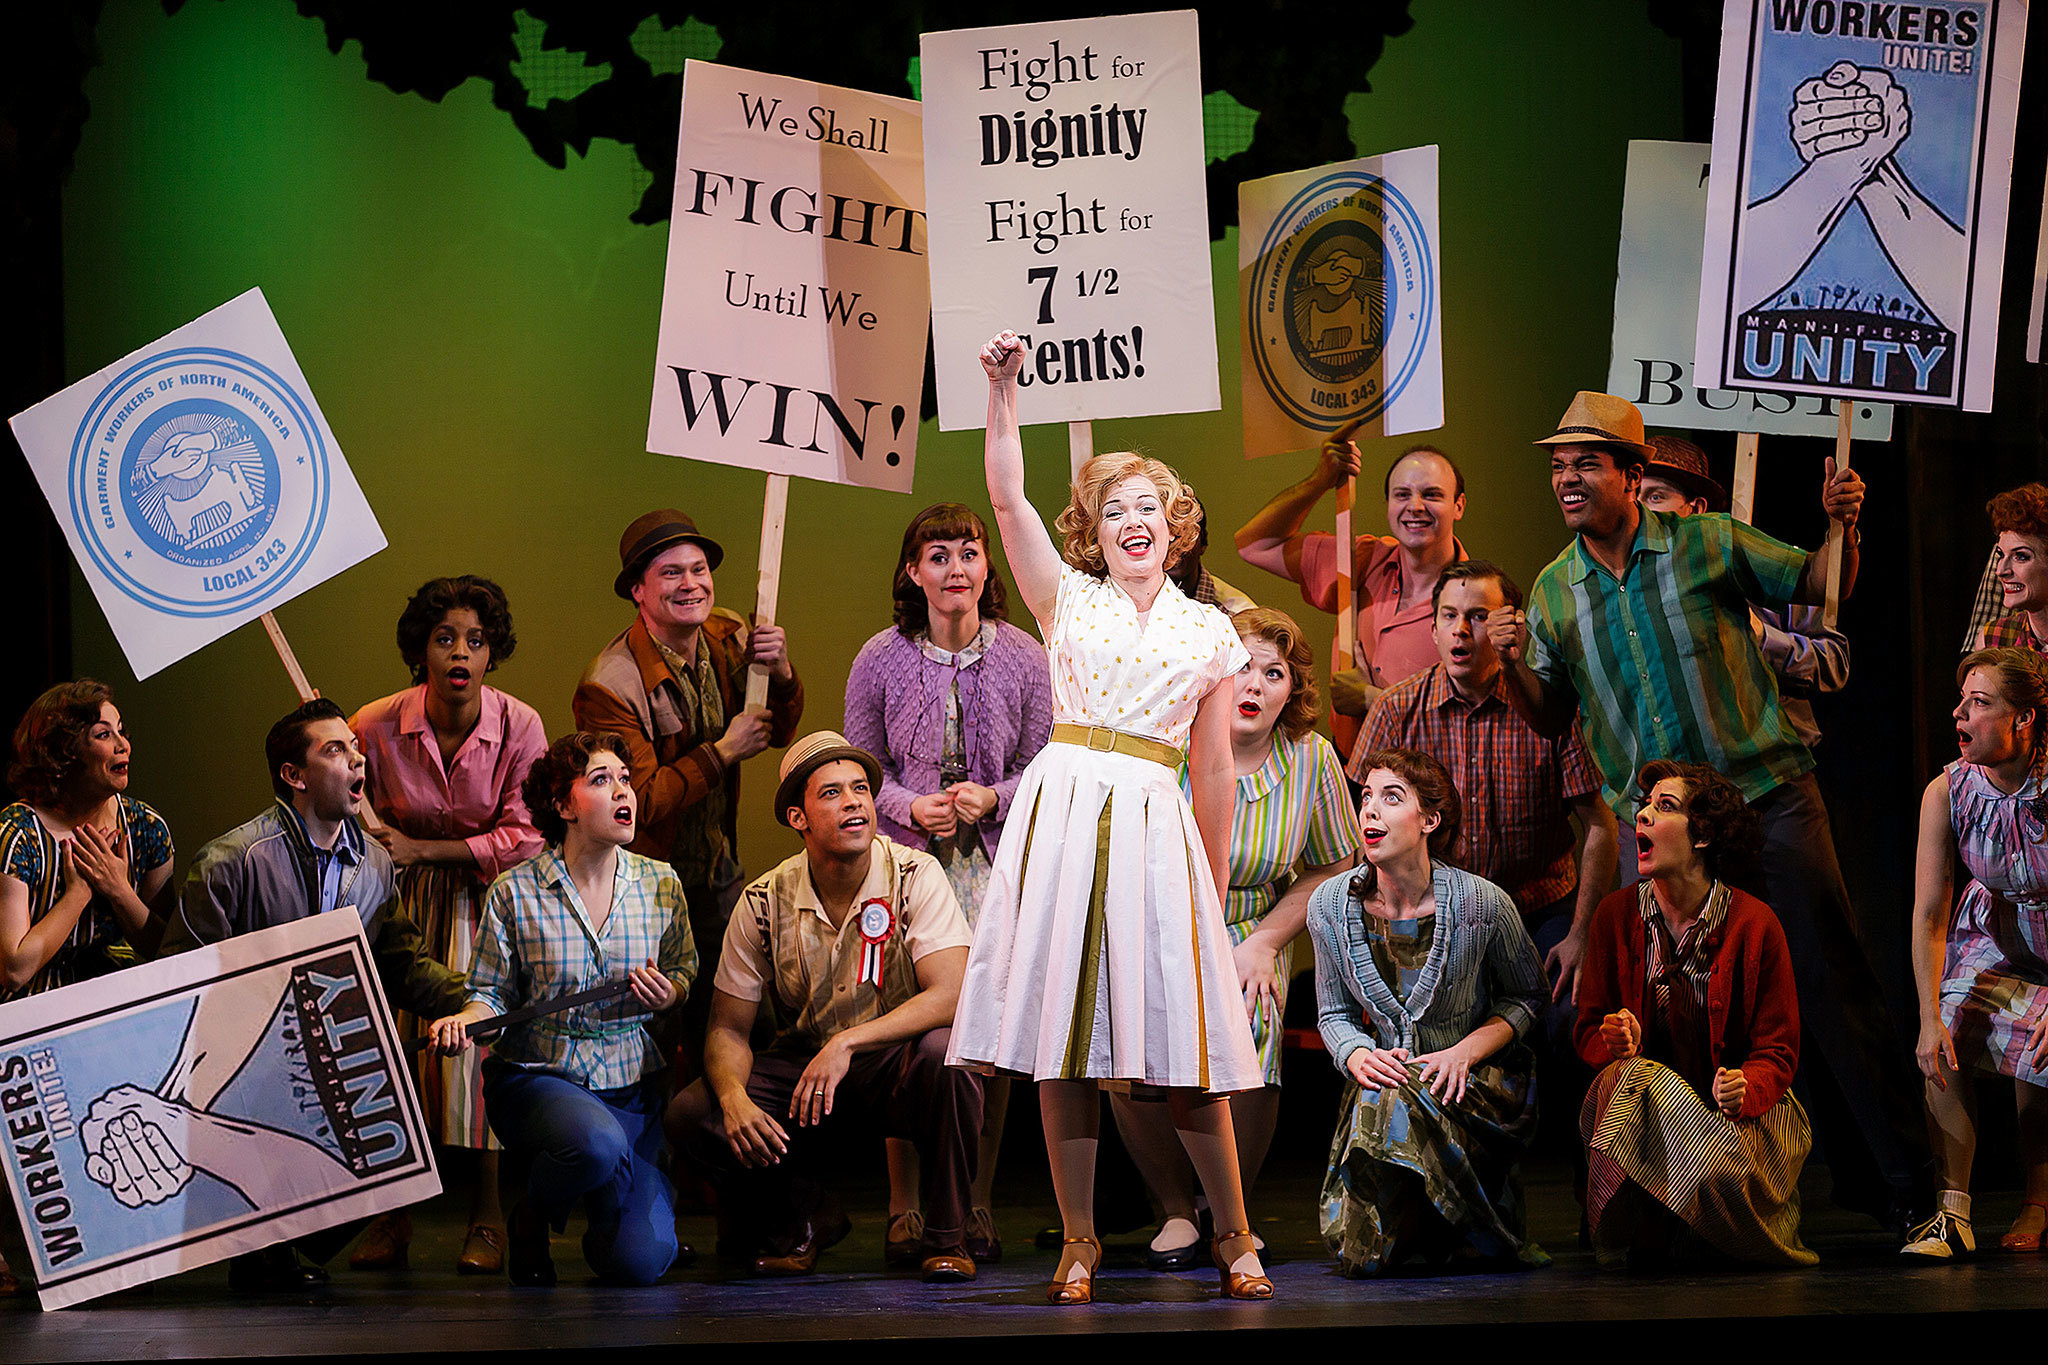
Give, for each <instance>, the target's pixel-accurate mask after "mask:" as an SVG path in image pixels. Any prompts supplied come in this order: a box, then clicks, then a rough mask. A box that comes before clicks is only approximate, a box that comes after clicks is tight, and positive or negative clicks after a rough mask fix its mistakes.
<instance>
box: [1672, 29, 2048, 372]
mask: <svg viewBox="0 0 2048 1365" xmlns="http://www.w3.org/2000/svg"><path fill="white" fill-rule="evenodd" d="M2026 20H2027V8H2026V5H2025V3H2024V2H2023V0H1952V2H1951V3H1947V4H1940V5H1881V4H1860V3H1849V0H1726V6H1725V9H1724V10H1723V13H1722V28H1721V74H1720V84H1719V88H1718V91H1717V93H1716V100H1715V106H1714V150H1713V163H1714V171H1715V173H1714V176H1713V179H1712V182H1711V184H1710V186H1709V189H1708V198H1707V229H1706V251H1705V259H1704V261H1703V263H1702V270H1701V276H1700V303H1699V333H1698V336H1697V338H1696V339H1695V347H1694V354H1695V358H1696V363H1697V365H1698V367H1699V374H1700V376H1701V377H1702V378H1707V377H1711V378H1712V379H1713V380H1714V382H1715V383H1716V384H1717V385H1718V386H1719V387H1722V388H1730V389H1772V390H1776V391H1779V392H1784V393H1812V394H1834V395H1839V396H1843V397H1855V398H1868V399H1877V400H1888V401H1891V402H1898V403H1928V404H1936V405H1940V406H1945V407H1958V406H1959V407H1963V408H1967V409H1968V410H1970V411H1972V412H1988V411H1990V409H1991V386H1992V377H1993V372H1994V370H1995V368H1996V352H1997V341H1998V302H1999V299H1998V289H1999V280H2000V277H2001V275H2002V273H2003V269H2004V256H2005V225H2006V211H2007V207H2008V201H2009V198H2010V195H2011V190H2012V145H2013V123H2014V120H2015V117H2016V115H2017V111H2018V106H2019V79H2020V63H2021V57H2022V54H2023V48H2024V47H2025V41H2026Z"/></svg>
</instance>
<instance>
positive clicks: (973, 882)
mask: <svg viewBox="0 0 2048 1365" xmlns="http://www.w3.org/2000/svg"><path fill="white" fill-rule="evenodd" d="M988 547H989V535H988V527H987V526H986V525H984V524H983V523H982V520H981V518H980V517H978V516H976V515H975V514H974V512H973V510H972V509H970V508H967V507H965V506H962V505H961V504H960V503H957V502H941V503H934V504H933V505H932V506H930V507H927V508H925V509H924V510H923V511H922V512H919V513H918V514H917V515H916V516H914V517H912V518H911V519H910V525H909V526H908V527H906V528H905V529H904V532H903V550H902V553H901V554H900V555H898V556H897V559H896V577H895V580H894V582H893V583H892V584H891V586H890V592H891V595H892V596H893V597H894V599H895V612H896V624H895V625H894V626H891V627H890V628H889V629H887V630H883V631H879V632H877V633H876V634H875V635H874V636H873V637H872V638H870V639H869V640H868V642H867V643H866V644H865V645H863V646H861V651H860V654H859V655H858V656H857V657H856V658H855V659H854V661H853V668H852V671H850V672H849V673H848V674H847V677H846V730H845V733H846V738H847V740H848V741H849V742H851V743H852V744H854V745H855V746H856V747H858V748H861V749H865V750H866V751H867V752H869V753H871V754H873V755H874V756H875V757H876V758H877V759H878V760H880V762H881V765H882V786H881V790H879V791H877V792H876V793H875V814H876V817H877V818H878V819H879V820H880V822H881V826H882V833H883V834H886V835H887V836H889V838H891V839H893V840H895V841H896V842H897V843H899V844H902V845H903V846H904V847H905V848H922V849H926V850H928V851H929V852H930V853H931V855H932V856H933V857H935V858H937V859H938V860H939V866H941V867H942V868H944V869H945V871H946V880H947V881H948V883H950V884H951V886H952V888H953V898H954V899H955V900H957V901H958V902H959V903H960V909H961V912H962V913H963V914H965V915H966V917H967V923H968V926H969V927H970V928H971V927H972V926H973V924H974V920H975V917H976V915H977V914H978V913H979V912H980V910H981V898H982V896H983V894H985V893H986V891H987V889H988V877H989V869H990V867H991V865H992V862H993V860H994V857H995V852H996V849H997V847H998V846H999V845H1000V844H1001V841H1002V837H1003V823H1004V821H1006V820H1007V819H1008V818H1009V816H1010V810H1011V804H1012V802H1013V801H1014V800H1015V798H1016V795H1017V784H1018V783H1019V782H1021V781H1022V780H1023V778H1024V768H1025V766H1026V765H1027V764H1029V763H1030V762H1031V760H1032V759H1033V758H1035V757H1037V756H1038V751H1039V750H1040V749H1043V748H1044V747H1045V743H1046V739H1047V738H1048V737H1049V736H1050V735H1051V733H1052V682H1051V679H1050V678H1049V676H1048V675H1047V672H1046V666H1045V649H1044V647H1043V646H1041V645H1040V644H1039V643H1038V641H1036V640H1034V639H1032V638H1031V637H1030V636H1029V635H1027V634H1025V633H1024V632H1023V631H1021V630H1019V629H1018V628H1017V627H1015V626H1013V625H1011V624H1010V623H1009V621H1008V620H1007V619H1006V618H1007V617H1008V614H1009V604H1008V600H1007V599H1008V594H1007V593H1006V592H1005V591H1004V588H1003V577H1002V575H1001V574H999V573H997V572H996V568H995V565H994V564H992V563H991V562H990V561H989V553H988ZM1009 1094H1010V1087H1009V1082H1008V1081H1007V1080H1004V1079H1002V1078H992V1079H991V1080H990V1082H989V1084H988V1086H987V1087H986V1090H985V1093H984V1104H983V1109H982V1133H981V1156H980V1159H979V1162H978V1163H977V1165H976V1167H975V1176H974V1189H973V1192H972V1207H971V1208H970V1209H969V1211H968V1215H967V1250H968V1253H969V1254H970V1255H972V1256H973V1257H974V1259H975V1260H976V1261H996V1260H999V1259H1001V1257H1002V1242H1001V1241H1000V1239H998V1237H997V1236H996V1228H995V1216H994V1214H993V1213H992V1212H991V1211H990V1208H989V1190H990V1188H991V1187H992V1186H993V1184H994V1182H995V1168H996V1152H997V1149H998V1148H999V1147H1000V1146H1001V1145H1002V1138H1003V1119H1004V1116H1005V1114H1006V1113H1007V1112H1008V1109H1009ZM917 1189H918V1177H917V1149H916V1148H915V1147H914V1146H913V1145H912V1144H910V1143H909V1142H907V1141H904V1140H902V1139H900V1138H891V1139H889V1228H888V1231H887V1233H886V1235H885V1239H884V1246H885V1252H884V1254H885V1257H886V1259H887V1260H888V1262H889V1264H891V1265H892V1266H895V1267H897V1268H899V1269H900V1268H903V1267H905V1266H908V1267H912V1268H915V1267H916V1266H917V1265H918V1264H919V1262H920V1261H922V1259H923V1257H924V1253H923V1251H922V1250H921V1247H922V1236H923V1233H922V1218H921V1216H920V1212H919V1210H918V1207H917Z"/></svg>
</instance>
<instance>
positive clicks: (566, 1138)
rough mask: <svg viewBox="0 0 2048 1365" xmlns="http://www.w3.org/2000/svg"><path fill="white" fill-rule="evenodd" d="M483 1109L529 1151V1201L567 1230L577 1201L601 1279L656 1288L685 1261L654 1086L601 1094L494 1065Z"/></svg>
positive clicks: (518, 1148)
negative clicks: (679, 1258)
mask: <svg viewBox="0 0 2048 1365" xmlns="http://www.w3.org/2000/svg"><path fill="white" fill-rule="evenodd" d="M484 1112H485V1114H486V1115H487V1116H488V1117H489V1119H490V1121H491V1131H493V1132H495V1133H496V1134H497V1135H498V1140H499V1141H500V1142H502V1143H504V1144H505V1147H506V1149H507V1150H509V1151H512V1152H517V1153H521V1154H523V1155H527V1156H530V1157H531V1158H532V1162H533V1168H532V1171H531V1172H530V1173H529V1175H528V1176H527V1181H526V1198H527V1200H528V1202H530V1203H531V1204H532V1205H533V1207H534V1209H535V1210H536V1211H538V1212H539V1213H540V1215H541V1216H542V1217H543V1218H545V1219H546V1220H547V1223H548V1226H549V1227H552V1228H555V1229H557V1230H559V1229H560V1228H561V1227H562V1225H563V1224H564V1223H565V1222H566V1221H567V1219H568V1217H569V1212H570V1210H571V1209H573V1208H575V1207H576V1204H577V1203H578V1201H581V1202H582V1204H583V1206H584V1211H585V1213H586V1215H587V1216H588V1218H589V1220H590V1229H589V1231H587V1232H586V1233H584V1234H583V1259H584V1260H585V1261H586V1262H588V1263H589V1265H590V1268H591V1270H592V1271H594V1272H595V1273H596V1274H597V1277H598V1278H599V1279H601V1280H610V1281H613V1282H615V1283H619V1284H631V1285H644V1284H653V1283H654V1282H655V1281H656V1280H658V1279H660V1278H661V1277H662V1276H663V1275H664V1274H666V1273H667V1272H668V1268H669V1266H670V1265H671V1264H673V1263H674V1261H675V1259H676V1220H675V1202H674V1197H673V1196H672V1195H671V1193H670V1191H669V1185H668V1177H667V1176H665V1175H663V1174H662V1173H661V1170H660V1168H659V1167H658V1166H657V1165H656V1164H655V1162H656V1159H657V1158H658V1157H659V1156H660V1154H661V1106H660V1104H659V1103H658V1102H657V1101H656V1099H655V1096H654V1094H653V1091H652V1089H651V1087H649V1086H647V1085H637V1086H628V1087H627V1088H626V1089H623V1090H606V1091H602V1092H592V1091H589V1090H586V1089H584V1088H583V1087H582V1086H580V1085H578V1084H576V1082H574V1081H571V1080H566V1079H564V1078H563V1077H561V1076H555V1075H550V1074H549V1073H547V1072H544V1071H527V1070H524V1069H522V1068H519V1067H514V1066H504V1065H487V1066H486V1067H485V1068H484Z"/></svg>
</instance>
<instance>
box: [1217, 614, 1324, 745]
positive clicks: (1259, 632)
mask: <svg viewBox="0 0 2048 1365" xmlns="http://www.w3.org/2000/svg"><path fill="white" fill-rule="evenodd" d="M1230 624H1231V625H1233V626H1236V627H1237V636H1238V638H1239V639H1240V640H1264V641H1265V642H1266V643H1267V644H1269V645H1271V646H1273V652H1274V653H1276V654H1278V655H1279V656H1280V658H1281V660H1282V661H1283V662H1284V663H1285V664H1286V665H1287V680H1288V684H1289V686H1288V692H1287V704H1286V705H1285V706H1282V707H1281V708H1280V715H1279V718H1278V719H1277V720H1276V721H1275V722H1274V723H1275V724H1277V725H1278V726H1279V727H1280V729H1281V731H1282V732H1283V733H1284V734H1285V735H1286V736H1287V737H1288V738H1289V739H1291V740H1297V741H1298V740H1300V739H1301V737H1302V736H1303V735H1306V734H1307V733H1308V732H1309V731H1311V730H1313V729H1315V728H1316V721H1317V720H1319V719H1321V717H1322V714H1323V696H1322V689H1321V688H1319V687H1317V686H1316V652H1315V650H1314V649H1313V648H1312V647H1311V646H1310V645H1309V642H1308V638H1307V637H1306V636H1305V635H1303V634H1302V631H1301V627H1300V626H1299V625H1298V624H1296V622H1295V620H1294V618H1293V617H1292V616H1289V615H1288V614H1287V613H1286V612H1284V611H1282V610H1280V609H1279V608H1278V607H1247V608H1245V609H1244V610H1243V611H1241V612H1239V613H1238V614H1237V615H1235V616H1233V617H1231V618H1230Z"/></svg>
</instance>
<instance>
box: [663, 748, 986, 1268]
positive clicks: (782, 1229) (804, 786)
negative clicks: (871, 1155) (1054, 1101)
mask: <svg viewBox="0 0 2048 1365" xmlns="http://www.w3.org/2000/svg"><path fill="white" fill-rule="evenodd" d="M881 784H882V769H881V764H879V763H878V762H876V760H875V758H874V756H873V755H871V754H869V753H867V752H866V751H865V750H862V749H858V748H855V747H854V746H853V745H851V744H849V743H847V742H846V740H845V739H844V738H843V737H841V736H840V735H837V734H834V733H832V732H830V731H821V732H819V733H816V734H812V735H808V736H806V737H805V738H803V739H801V740H799V741H798V742H797V743H796V744H794V745H792V746H791V747H790V750H789V752H788V754H787V755H786V756H785V757H784V758H783V761H782V780H781V784H780V785H779V786H778V787H777V788H776V792H775V816H776V819H778V820H780V821H781V822H782V823H783V824H785V825H788V826H789V827H790V828H792V829H794V830H796V831H797V832H798V833H799V834H801V835H802V836H803V840H804V851H803V852H802V853H799V854H797V855H796V856H795V857H793V858H790V859H789V860H787V861H786V862H784V863H782V864H781V865H780V866H779V867H777V868H775V869H774V870H773V871H771V872H769V873H768V874H767V875H766V876H764V877H761V878H760V879H759V880H757V881H755V882H754V883H753V884H752V885H750V886H748V887H747V889H746V892H745V894H744V895H743V896H742V897H741V899H740V903H739V904H738V905H737V906H735V907H734V909H733V913H732V920H731V922H730V923H729V924H728V925H727V927H726V935H725V946H724V952H723V954H722V955H721V957H720V959H719V963H718V972H717V975H716V976H715V977H714V978H713V980H712V986H713V989H714V992H715V994H714V998H713V1000H712V1004H711V1021H710V1027H709V1031H708V1033H707V1036H706V1038H705V1044H704V1077H703V1079H701V1080H699V1081H697V1082H696V1083H695V1084H693V1085H691V1086H690V1087H689V1088H688V1089H686V1090H684V1091H683V1092H682V1093H681V1094H679V1095H677V1096H676V1098H675V1100H674V1101H673V1102H672V1103H671V1104H670V1106H669V1112H668V1126H669V1134H670V1137H671V1139H672V1140H673V1141H675V1142H676V1143H677V1144H678V1145H679V1146H682V1147H684V1148H686V1149H687V1150H688V1151H689V1152H690V1153H691V1155H692V1157H693V1158H694V1159H695V1160H697V1161H698V1162H699V1163H700V1164H701V1165H702V1166H703V1167H704V1169H706V1170H707V1171H708V1172H710V1173H711V1174H712V1176H713V1178H714V1179H715V1180H716V1181H717V1183H718V1185H719V1189H720V1197H721V1201H722V1203H723V1206H724V1208H725V1210H726V1212H727V1214H728V1215H729V1216H730V1217H731V1219H732V1220H733V1225H732V1227H731V1229H730V1230H731V1231H732V1232H733V1233H735V1234H737V1235H738V1236H739V1237H741V1238H743V1239H745V1240H744V1243H743V1245H745V1246H746V1248H747V1250H748V1251H749V1252H750V1253H752V1254H753V1257H754V1259H753V1268H754V1271H755V1273H757V1274H762V1275H802V1274H808V1273H809V1272H810V1271H811V1269H812V1268H813V1267H814V1266H815V1265H816V1264H817V1259H818V1252H819V1251H820V1250H821V1249H822V1248H823V1247H824V1246H827V1245H830V1244H831V1243H832V1242H835V1241H837V1240H838V1239H839V1238H840V1237H843V1236H844V1235H845V1233H846V1226H845V1220H844V1218H843V1217H841V1218H838V1219H836V1220H833V1221H832V1223H831V1224H829V1225H828V1224H827V1223H826V1222H825V1220H823V1219H821V1217H820V1206H821V1204H822V1203H823V1199H824V1191H823V1189H822V1188H821V1186H820V1185H819V1182H818V1179H817V1176H816V1165H817V1158H818V1157H820V1156H821V1155H822V1154H823V1153H824V1152H825V1151H826V1150H827V1149H828V1148H831V1147H837V1148H844V1147H845V1145H846V1143H847V1141H848V1140H849V1137H850V1134H849V1132H848V1130H849V1129H855V1128H858V1129H860V1130H864V1131H875V1132H879V1133H881V1134H882V1135H884V1136H887V1137H896V1138H905V1139H908V1140H909V1141H911V1142H912V1143H914V1144H915V1145H916V1147H917V1153H918V1157H919V1161H920V1166H921V1170H922V1173H923V1174H922V1180H923V1189H922V1195H923V1203H924V1209H925V1233H924V1262H923V1271H924V1278H925V1279H926V1280H927V1281H948V1280H971V1279H973V1278H974V1261H973V1259H972V1258H971V1257H970V1256H969V1255H968V1254H967V1249H966V1246H965V1245H964V1242H963V1240H962V1229H963V1227H964V1225H965V1223H966V1221H967V1207H968V1190H969V1187H970V1186H971V1185H972V1184H973V1181H974V1163H975V1151H976V1144H977V1142H978V1141H979V1135H980V1133H981V1080H980V1078H979V1077H977V1076H975V1075H973V1074H971V1073H969V1072H965V1071H959V1070H955V1069H952V1068H949V1067H948V1066H947V1065H946V1044H947V1042H948V1040H949V1037H950V1035H951V1032H952V1022H953V1006H954V1004H955V1003H956V1002H957V1000H958V999H959V995H960V978H961V975H962V973H963V972H964V971H965V970H966V967H967V947H968V944H969V942H970V938H969V934H968V929H967V921H966V920H965V919H964V918H963V917H962V916H961V914H960V908H959V906H958V904H957V903H956V902H955V901H954V899H953V892H952V889H951V888H950V887H949V886H948V885H947V882H946V874H945V872H944V870H943V869H941V868H940V866H939V864H938V863H937V861H936V860H934V859H933V858H932V857H931V856H930V855H929V854H926V853H920V852H916V851H914V850H912V849H907V848H904V847H902V846H901V845H899V844H895V843H892V842H890V841H889V840H888V839H886V838H884V837H882V836H881V835H880V834H878V833H877V832H876V828H875V801H874V793H875V791H876V789H877V788H879V787H880V786H881ZM764 1011H765V1013H766V1022H767V1031H768V1032H769V1033H770V1034H772V1037H773V1041H772V1042H771V1043H769V1044H768V1046H767V1048H766V1049H765V1050H764V1051H762V1052H760V1053H758V1054H757V1053H756V1052H755V1051H754V1049H753V1047H752V1045H751V1043H750V1038H751V1036H752V1034H753V1031H754V1025H755V1020H756V1017H757V1016H759V1015H761V1014H762V1013H763V1012H764Z"/></svg>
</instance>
